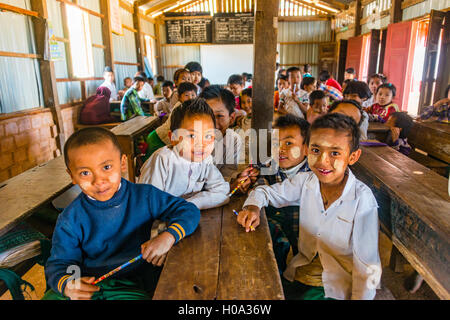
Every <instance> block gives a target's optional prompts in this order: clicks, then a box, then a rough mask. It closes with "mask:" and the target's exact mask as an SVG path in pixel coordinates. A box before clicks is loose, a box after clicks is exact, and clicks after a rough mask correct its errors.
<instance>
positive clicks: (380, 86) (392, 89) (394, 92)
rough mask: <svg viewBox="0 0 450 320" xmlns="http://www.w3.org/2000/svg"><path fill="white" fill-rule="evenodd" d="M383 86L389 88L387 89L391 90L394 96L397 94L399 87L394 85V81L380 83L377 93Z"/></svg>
mask: <svg viewBox="0 0 450 320" xmlns="http://www.w3.org/2000/svg"><path fill="white" fill-rule="evenodd" d="M381 88H387V89H389V90H391V92H392V96H393V97H395V94H396V92H397V88H395V86H394V85H393V84H392V83H390V82H388V83H383V84H380V85H379V86H378V88H377V93H378V91H379V90H380V89H381Z"/></svg>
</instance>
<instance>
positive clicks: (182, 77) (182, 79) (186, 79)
mask: <svg viewBox="0 0 450 320" xmlns="http://www.w3.org/2000/svg"><path fill="white" fill-rule="evenodd" d="M182 82H192V78H191V74H190V73H189V72H182V73H181V74H180V76H179V77H178V81H177V83H176V84H175V85H176V86H177V87H178V85H179V84H180V83H182Z"/></svg>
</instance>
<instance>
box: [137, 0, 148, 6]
mask: <svg viewBox="0 0 450 320" xmlns="http://www.w3.org/2000/svg"><path fill="white" fill-rule="evenodd" d="M150 1H151V0H138V1H136V2H135V3H134V4H135V5H136V6H137V7H141V6H143V5H146V4H147V3H149V2H150Z"/></svg>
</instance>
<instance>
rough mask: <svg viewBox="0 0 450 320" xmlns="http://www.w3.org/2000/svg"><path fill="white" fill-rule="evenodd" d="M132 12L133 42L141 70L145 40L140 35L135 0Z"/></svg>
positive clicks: (139, 20) (143, 65) (140, 29)
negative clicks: (134, 30)
mask: <svg viewBox="0 0 450 320" xmlns="http://www.w3.org/2000/svg"><path fill="white" fill-rule="evenodd" d="M133 9H134V13H133V27H134V29H136V33H135V34H134V38H135V43H136V56H137V61H138V63H139V65H140V67H141V70H143V71H144V70H145V60H144V59H145V50H144V49H145V41H144V37H143V35H142V26H141V18H139V6H138V3H137V2H135V3H134V5H133Z"/></svg>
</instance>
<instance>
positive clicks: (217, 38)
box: [214, 12, 255, 44]
mask: <svg viewBox="0 0 450 320" xmlns="http://www.w3.org/2000/svg"><path fill="white" fill-rule="evenodd" d="M254 21H255V19H254V16H253V13H251V12H249V13H218V14H216V15H214V43H235V44H237V43H253V25H254Z"/></svg>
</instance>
